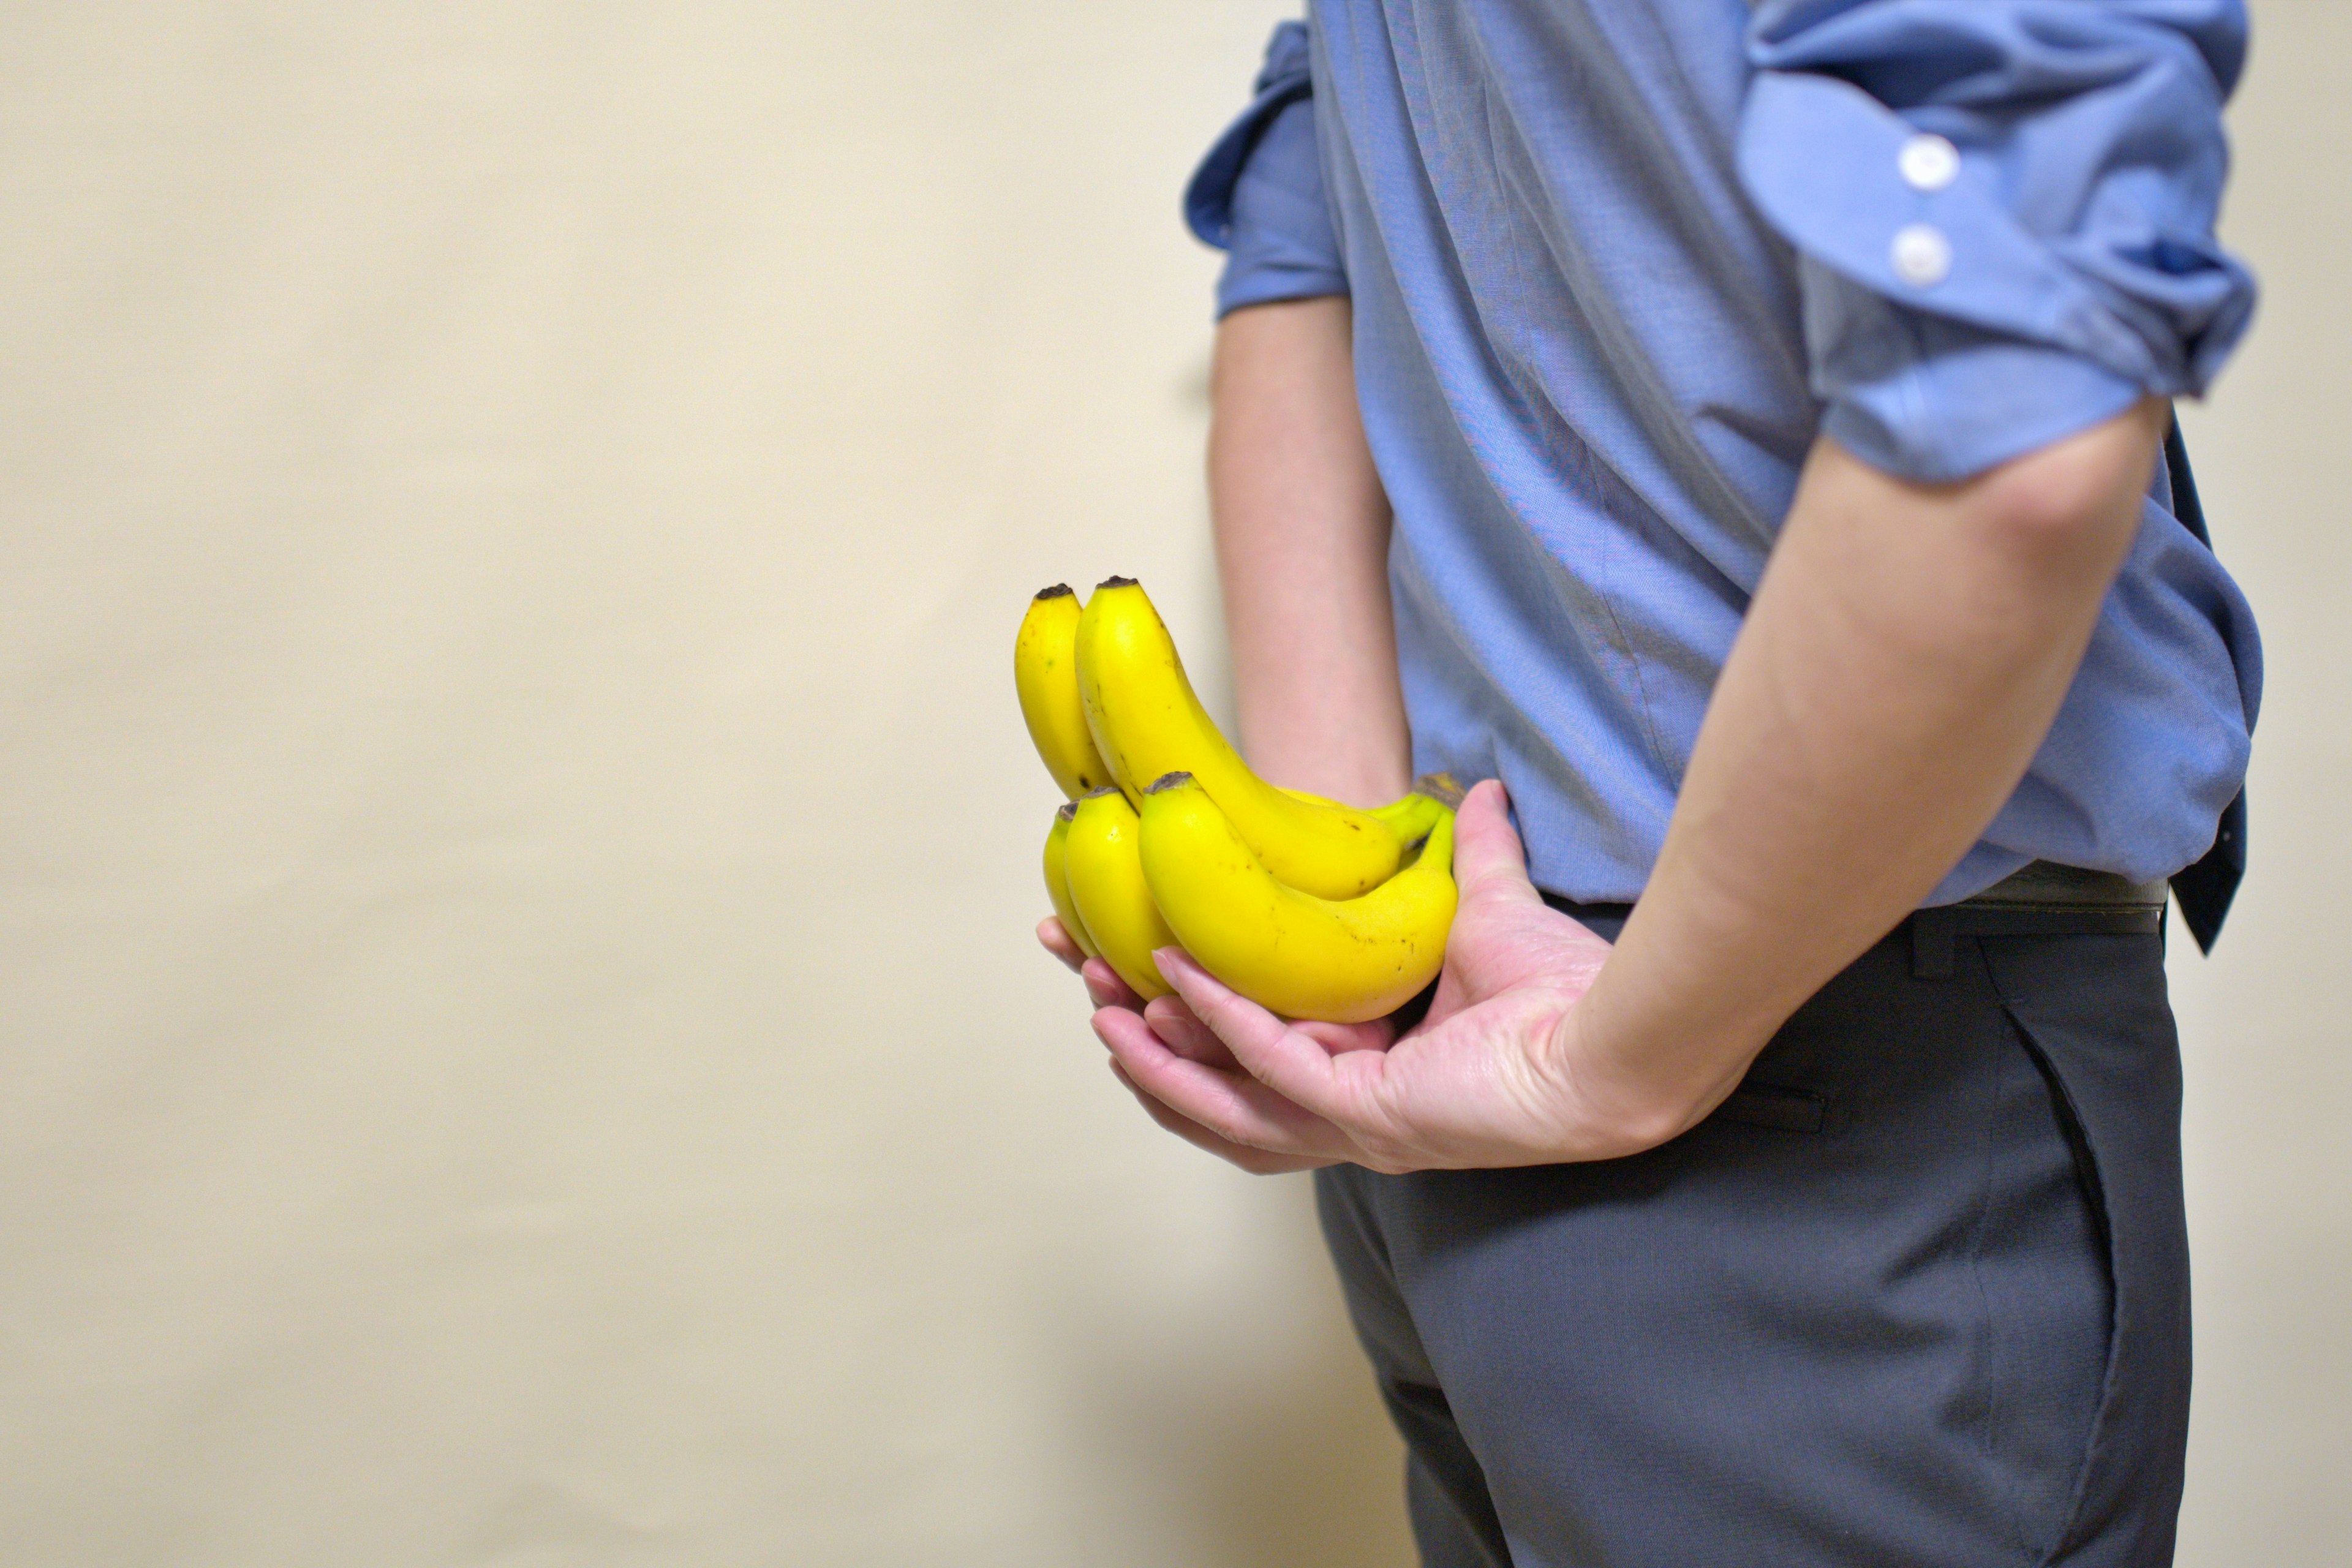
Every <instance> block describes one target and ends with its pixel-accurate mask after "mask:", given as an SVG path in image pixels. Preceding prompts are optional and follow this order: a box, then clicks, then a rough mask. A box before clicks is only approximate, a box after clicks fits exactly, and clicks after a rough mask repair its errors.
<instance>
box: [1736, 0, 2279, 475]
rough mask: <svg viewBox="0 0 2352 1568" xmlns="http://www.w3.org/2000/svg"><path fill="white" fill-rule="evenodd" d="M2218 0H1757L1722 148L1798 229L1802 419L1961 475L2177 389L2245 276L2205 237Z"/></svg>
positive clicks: (2242, 293)
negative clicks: (1806, 413) (1730, 144)
mask: <svg viewBox="0 0 2352 1568" xmlns="http://www.w3.org/2000/svg"><path fill="white" fill-rule="evenodd" d="M2245 38H2246V19H2245V12H2244V10H2243V7H2242V5H2241V4H2240V0H1764V3H1762V4H1760V5H1758V7H1757V10H1756V13H1755V16H1754V17H1753V19H1752V23H1751V26H1750V27H1749V31H1748V58H1749V61H1750V63H1751V65H1753V66H1754V68H1755V76H1754V78H1753V79H1752V81H1751V82H1750V84H1749V88H1748V98H1747V101H1746V104H1745V107H1744V109H1743V111H1742V115H1741V120H1740V125H1739V133H1738V134H1739V140H1738V160H1739V172H1740V177H1741V179H1742V181H1743V183H1744V184H1746V186H1747V189H1748V194H1749V195H1750V196H1751V197H1752V198H1753V199H1754V200H1755V202H1756V203H1757V205H1758V206H1759V209H1760V210H1761V211H1762V212H1763V214H1764V215H1765V216H1766V218H1767V219H1768V220H1769V222H1770V223H1771V224H1772V225H1773V226H1774V227H1775V228H1776V229H1778V230H1779V231H1780V234H1781V236H1782V237H1784V238H1786V239H1787V240H1788V241H1789V243H1790V245H1792V246H1793V247H1795V248H1796V250H1797V251H1798V253H1799V258H1800V259H1799V268H1800V274H1801V292H1802V299H1803V309H1804V317H1805V337H1806V343H1807V348H1808V352H1809V354H1810V357H1811V375H1812V381H1813V388H1814V391H1815V393H1816V394H1817V395H1819V396H1821V397H1822V399H1823V400H1824V402H1825V404H1826V405H1827V407H1826V412H1825V415H1824V423H1823V429H1824V430H1825V432H1826V433H1827V434H1828V435H1830V436H1831V437H1833V438H1834V439H1836V440H1837V441H1838V442H1839V443H1840V444H1841V445H1843V446H1844V447H1847V448H1849V449H1850V450H1852V451H1853V452H1854V453H1856V455H1858V456H1860V457H1861V458H1864V460H1865V461H1868V462H1870V463H1872V464H1874V466H1876V467H1879V468H1885V469H1886V470H1888V471H1890V472H1893V473H1895V474H1899V475H1902V476H1904V477H1906V478H1909V479H1920V480H1926V481H1944V480H1951V479H1964V478H1967V477H1968V476H1969V475H1971V474H1975V473H1978V472H1980V471H1982V470H1983V469H1985V468H1990V467H1992V466H1993V465H1994V464H1997V463H2000V462H2002V461H2005V460H2006V459H2008V458H2013V457H2017V456H2019V455H2021V454H2022V453H2025V452H2028V451H2031V450H2032V449H2033V448H2034V447H2040V446H2044V445H2046V444H2048V443H2049V442H2051V441H2054V440H2057V439H2059V438H2061V437H2064V436H2068V435H2071V434H2073V433H2074V432H2075V431H2077V430H2081V429H2084V428H2086V427H2087V426H2092V425H2095V424H2097V423H2098V422H2100V421H2101V420H2103V419H2106V418H2109V417H2111V416H2114V415H2116V414H2118V413H2121V412H2122V411H2123V410H2124V409H2125V408H2126V407H2128V406H2130V405H2132V404H2133V403H2134V402H2136V401H2137V400H2138V399H2139V398H2141V397H2143V396H2146V395H2158V396H2177V395H2198V394H2200V393H2202V392H2203V390H2204V389H2205V386H2206V384H2207V383H2208V382H2209V381H2210V379H2211V377H2212V375H2213V374H2214V372H2215V371H2216V370H2217V369H2218V368H2219V367H2220V365H2221V362H2222V361H2223V359H2225V358H2226V357H2227V356H2228V354H2229V353H2230V351H2231V348H2232V347H2233V346H2234V345H2235V344H2236V342H2237V341H2238V339H2239V338H2240V336H2241V335H2242V333H2243V332H2244V331H2245V327H2246V322H2247V320H2248V318H2249V317H2250V315H2251V314H2252V310H2253V299H2254V283H2253V279H2252V276H2251V275H2250V274H2249V273H2248V272H2247V270H2246V268H2244V267H2243V266H2242V265H2241V264H2240V263H2239V262H2238V261H2237V260H2236V259H2235V258H2232V257H2231V256H2230V255H2228V254H2227V253H2226V252H2224V251H2223V250H2222V249H2221V247H2220V246H2219V245H2218V244H2216V243H2215V241H2214V238H2213V221H2214V217H2215V215H2216V212H2217V210H2218V207H2219V205H2220V201H2221V184H2222V180H2223V176H2224V174H2225V173H2226V171H2227V167H2228V150H2227V146H2226V143H2225V142H2224V140H2223V136H2222V131H2221V104H2222V101H2223V100H2224V99H2225V98H2226V97H2227V96H2228V94H2229V92H2230V89H2231V88H2232V87H2233V86H2234V85H2235V83H2236V80H2237V77H2238V74H2239V71H2240V69H2241V68H2242V64H2243V62H2244V58H2245Z"/></svg>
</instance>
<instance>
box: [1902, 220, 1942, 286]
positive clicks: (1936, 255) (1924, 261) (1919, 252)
mask: <svg viewBox="0 0 2352 1568" xmlns="http://www.w3.org/2000/svg"><path fill="white" fill-rule="evenodd" d="M1886 255H1887V259H1888V260H1889V261H1892V262H1893V263H1894V264H1895V276H1896V277H1897V278H1900V279H1903V281H1905V282H1906V283H1908V284H1910V285H1911V286H1912V287H1913V288H1914V289H1925V288H1927V286H1928V285H1930V284H1933V283H1941V282H1942V281H1943V280H1944V279H1945V277H1946V275H1947V274H1948V273H1949V272H1950V271H1951V270H1952V242H1951V241H1950V240H1948V239H1946V238H1945V237H1944V231H1943V230H1942V229H1940V228H1937V226H1935V225H1934V224H1931V223H1915V224H1911V225H1908V226H1905V227H1903V228H1899V229H1897V230H1895V243H1894V244H1893V245H1891V246H1889V247H1887V253H1886Z"/></svg>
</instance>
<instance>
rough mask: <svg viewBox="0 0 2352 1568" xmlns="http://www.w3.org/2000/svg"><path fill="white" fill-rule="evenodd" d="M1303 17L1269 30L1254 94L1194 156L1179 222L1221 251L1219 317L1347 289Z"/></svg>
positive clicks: (1339, 292)
mask: <svg viewBox="0 0 2352 1568" xmlns="http://www.w3.org/2000/svg"><path fill="white" fill-rule="evenodd" d="M1311 47H1312V38H1311V36H1310V35H1309V34H1308V32H1307V25H1306V24H1305V23H1304V22H1285V23H1283V24H1282V25H1281V26H1278V27H1276V29H1275V30H1274V37H1273V38H1272V40H1271V41H1270V42H1269V43H1268V44H1267V46H1266V51H1265V65H1264V66H1263V68H1261V69H1260V70H1259V72H1258V76H1257V81H1256V84H1255V96H1254V97H1253V98H1252V100H1251V101H1250V105H1249V107H1248V108H1247V109H1245V110H1243V111H1242V113H1241V117H1240V118H1239V119H1237V120H1235V121H1234V122H1233V124H1232V125H1230V126H1228V127H1227V128H1226V130H1225V132H1224V133H1223V135H1222V136H1220V137H1218V138H1217V141H1216V143H1215V145H1213V147H1211V148H1210V149H1209V153H1208V156H1207V157H1205V158H1203V159H1202V161H1201V165H1200V167H1199V168H1198V169H1197V170H1196V171H1195V172H1194V173H1193V175H1192V182H1191V184H1189V185H1187V186H1186V188H1185V191H1184V220H1185V223H1186V224H1187V225H1188V226H1190V227H1191V228H1192V232H1193V233H1194V234H1195V235H1197V236H1198V237H1200V238H1201V239H1202V240H1203V241H1204V242H1206V243H1207V244H1210V245H1213V246H1216V247H1219V248H1221V249H1223V251H1225V252H1226V258H1225V268H1224V271H1223V275H1222V276H1220V278H1219V279H1218V280H1217V314H1218V315H1219V316H1223V315H1225V314H1227V313H1228V312H1230V311H1234V310H1240V309H1241V308H1242V307H1243V306H1244V305H1264V304H1267V303H1270V302H1272V301H1274V300H1307V299H1313V298H1316V297H1318V296H1319V295H1327V294H1345V293H1346V292H1347V291H1348V275H1347V272H1346V269H1345V268H1343V267H1342V265H1341V262H1340V256H1339V239H1338V237H1337V235H1336V234H1335V232H1334V231H1333V228H1332V226H1331V213H1330V208H1329V206H1328V205H1327V203H1326V200H1325V197H1324V191H1323V164H1322V158H1321V154H1320V153H1319V152H1318V148H1317V146H1316V142H1315V97H1314V87H1313V83H1312V80H1311V79H1310V77H1309V74H1308V69H1307V59H1308V56H1309V53H1310V51H1311Z"/></svg>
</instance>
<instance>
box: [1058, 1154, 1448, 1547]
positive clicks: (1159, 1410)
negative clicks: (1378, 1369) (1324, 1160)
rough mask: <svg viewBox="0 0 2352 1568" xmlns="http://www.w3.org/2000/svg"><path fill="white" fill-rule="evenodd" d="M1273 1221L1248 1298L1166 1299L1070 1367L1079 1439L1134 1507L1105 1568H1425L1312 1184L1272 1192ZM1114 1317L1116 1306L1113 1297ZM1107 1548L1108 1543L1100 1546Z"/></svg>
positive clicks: (1256, 1257)
mask: <svg viewBox="0 0 2352 1568" xmlns="http://www.w3.org/2000/svg"><path fill="white" fill-rule="evenodd" d="M1261 1190H1262V1191H1263V1192H1264V1193H1265V1203H1264V1209H1263V1216H1264V1223H1263V1224H1262V1225H1259V1226H1252V1227H1251V1229H1252V1235H1251V1236H1250V1237H1248V1241H1247V1251H1248V1253H1249V1256H1248V1258H1246V1259H1245V1260H1244V1262H1243V1263H1242V1264H1241V1265H1240V1266H1239V1267H1237V1268H1235V1269H1234V1270H1233V1271H1232V1272H1231V1273H1229V1274H1227V1275H1226V1276H1225V1278H1227V1279H1235V1278H1238V1279H1244V1280H1245V1281H1246V1284H1245V1286H1244V1287H1243V1289H1245V1290H1246V1291H1247V1297H1246V1299H1244V1300H1223V1301H1216V1302H1212V1303H1201V1304H1199V1305H1200V1306H1201V1310H1198V1311H1194V1312H1187V1311H1185V1310H1184V1306H1185V1305H1186V1304H1182V1303H1168V1304H1165V1306H1164V1313H1165V1315H1164V1316H1163V1315H1160V1314H1154V1315H1153V1316H1151V1317H1150V1318H1148V1319H1143V1320H1138V1319H1136V1318H1134V1317H1133V1316H1131V1315H1130V1316H1129V1319H1128V1321H1126V1322H1125V1323H1124V1324H1123V1325H1122V1326H1123V1328H1124V1330H1125V1332H1124V1333H1122V1334H1121V1335H1119V1336H1118V1337H1116V1338H1112V1337H1108V1336H1104V1335H1102V1334H1101V1333H1100V1331H1099V1325H1100V1322H1101V1321H1103V1320H1102V1318H1100V1317H1097V1318H1096V1319H1095V1321H1094V1324H1093V1325H1092V1327H1093V1328H1094V1331H1093V1332H1091V1333H1083V1334H1082V1336H1074V1337H1076V1338H1082V1341H1083V1342H1079V1343H1076V1344H1074V1345H1073V1346H1072V1348H1071V1351H1070V1353H1069V1354H1068V1355H1067V1356H1066V1358H1065V1359H1064V1362H1063V1365H1064V1366H1065V1367H1066V1371H1067V1373H1068V1376H1069V1379H1070V1386H1069V1388H1068V1391H1067V1394H1066V1399H1067V1408H1068V1411H1069V1417H1070V1420H1071V1422H1072V1426H1073V1428H1074V1430H1073V1433H1072V1436H1073V1438H1074V1439H1075V1441H1076V1442H1077V1443H1078V1444H1080V1445H1082V1446H1083V1447H1084V1449H1085V1451H1087V1453H1088V1454H1089V1455H1090V1457H1091V1458H1092V1461H1093V1463H1094V1464H1095V1466H1096V1467H1097V1473H1099V1474H1102V1475H1104V1476H1106V1477H1116V1478H1118V1484H1117V1486H1116V1490H1117V1491H1118V1494H1119V1495H1120V1496H1121V1497H1122V1498H1123V1499H1124V1500H1126V1503H1125V1506H1126V1507H1127V1508H1128V1509H1129V1510H1131V1516H1130V1517H1129V1518H1125V1519H1118V1518H1109V1519H1101V1520H1099V1521H1098V1523H1099V1525H1100V1526H1101V1527H1102V1528H1105V1529H1106V1530H1107V1531H1108V1533H1109V1536H1110V1539H1108V1540H1105V1541H1102V1542H1087V1543H1085V1544H1086V1545H1087V1547H1088V1548H1089V1551H1088V1553H1087V1554H1088V1556H1089V1557H1090V1558H1091V1560H1093V1561H1097V1562H1114V1561H1126V1562H1129V1563H1132V1562H1135V1561H1137V1560H1138V1557H1139V1553H1138V1552H1136V1551H1135V1550H1134V1547H1135V1542H1137V1541H1139V1540H1149V1541H1150V1542H1151V1543H1152V1546H1153V1547H1154V1548H1155V1549H1156V1551H1155V1553H1154V1556H1155V1560H1164V1561H1167V1562H1170V1563H1185V1564H1188V1565H1189V1564H1199V1565H1201V1568H1391V1565H1394V1568H1411V1565H1412V1564H1413V1563H1415V1562H1416V1561H1417V1558H1416V1556H1415V1554H1414V1552H1413V1549H1412V1539H1411V1535H1410V1532H1409V1530H1408V1527H1407V1525H1406V1522H1405V1514H1404V1498H1403V1468H1402V1467H1403V1451H1402V1447H1401V1446H1400V1444H1399V1442H1398V1440H1397V1437H1396V1435H1395V1432H1394V1430H1393V1428H1391V1426H1390V1425H1389V1420H1388V1416H1387V1414H1386V1412H1385V1411H1383V1410H1382V1408H1381V1403H1380V1396H1379V1394H1378V1393H1377V1391H1376V1390H1375V1388H1374V1386H1373V1383H1372V1375H1371V1370H1370V1366H1369V1365H1368V1364H1367V1363H1366V1362H1365V1360H1364V1357H1363V1354H1362V1352H1360V1350H1359V1348H1358V1346H1357V1343H1356V1339H1355V1333H1354V1331H1353V1330H1352V1329H1351V1328H1350V1327H1349V1323H1348V1319H1347V1312H1346V1309H1345V1307H1344V1306H1343V1305H1342V1303H1341V1301H1340V1299H1339V1288H1338V1284H1337V1282H1336V1281H1335V1279H1333V1277H1332V1273H1331V1266H1330V1263H1329V1260H1328V1258H1327V1257H1326V1256H1325V1253H1324V1250H1323V1238H1322V1235H1321V1233H1320V1231H1319V1230H1318V1227H1317V1225H1316V1220H1315V1212H1314V1190H1313V1187H1312V1185H1311V1184H1310V1183H1309V1181H1308V1180H1307V1178H1306V1177H1304V1176H1286V1177H1280V1178H1276V1179H1274V1180H1273V1181H1270V1182H1266V1183H1264V1184H1261ZM1098 1305H1099V1306H1100V1307H1101V1308H1102V1310H1103V1312H1104V1314H1105V1315H1106V1316H1108V1314H1109V1312H1110V1311H1111V1310H1112V1309H1111V1308H1110V1304H1109V1303H1107V1302H1106V1303H1098ZM1097 1548H1098V1549H1099V1550H1097Z"/></svg>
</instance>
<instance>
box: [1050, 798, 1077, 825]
mask: <svg viewBox="0 0 2352 1568" xmlns="http://www.w3.org/2000/svg"><path fill="white" fill-rule="evenodd" d="M1077 815H1078V803H1077V802H1076V801H1075V800H1066V801H1064V802H1063V803H1062V804H1061V805H1057V806H1055V808H1054V819H1055V821H1057V822H1067V821H1069V820H1070V818H1072V817H1074V816H1077Z"/></svg>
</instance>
